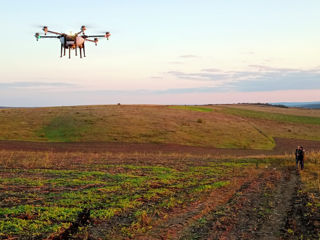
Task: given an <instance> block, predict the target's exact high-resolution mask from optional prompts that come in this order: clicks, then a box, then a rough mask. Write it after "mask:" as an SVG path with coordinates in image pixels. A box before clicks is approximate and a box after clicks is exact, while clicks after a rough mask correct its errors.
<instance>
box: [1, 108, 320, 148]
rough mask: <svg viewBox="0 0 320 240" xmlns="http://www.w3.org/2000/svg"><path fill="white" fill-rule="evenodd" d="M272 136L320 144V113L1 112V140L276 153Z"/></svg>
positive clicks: (252, 110) (169, 110) (213, 110)
mask: <svg viewBox="0 0 320 240" xmlns="http://www.w3.org/2000/svg"><path fill="white" fill-rule="evenodd" d="M273 137H284V138H297V139H307V140H319V141H320V111H317V110H305V109H303V110H302V109H301V110H299V109H283V108H276V107H264V106H254V105H244V106H243V105H219V106H146V105H106V106H77V107H53V108H27V109H26V108H23V109H19V108H12V109H0V140H22V141H44V142H46V141H47V142H78V141H79V142H130V143H150V142H151V143H174V144H182V145H194V146H210V147H220V148H254V149H271V148H273V147H274V141H273Z"/></svg>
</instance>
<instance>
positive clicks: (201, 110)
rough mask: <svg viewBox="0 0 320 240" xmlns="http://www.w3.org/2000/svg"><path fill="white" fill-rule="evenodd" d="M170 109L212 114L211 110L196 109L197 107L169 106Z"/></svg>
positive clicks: (205, 108)
mask: <svg viewBox="0 0 320 240" xmlns="http://www.w3.org/2000/svg"><path fill="white" fill-rule="evenodd" d="M169 108H171V109H179V110H190V111H196V112H212V111H213V109H212V108H207V107H198V106H169Z"/></svg>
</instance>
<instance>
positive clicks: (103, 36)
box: [86, 35, 106, 38]
mask: <svg viewBox="0 0 320 240" xmlns="http://www.w3.org/2000/svg"><path fill="white" fill-rule="evenodd" d="M86 37H88V38H90V37H97V38H98V37H106V35H86Z"/></svg>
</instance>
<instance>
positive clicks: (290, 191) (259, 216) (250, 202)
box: [208, 169, 299, 240]
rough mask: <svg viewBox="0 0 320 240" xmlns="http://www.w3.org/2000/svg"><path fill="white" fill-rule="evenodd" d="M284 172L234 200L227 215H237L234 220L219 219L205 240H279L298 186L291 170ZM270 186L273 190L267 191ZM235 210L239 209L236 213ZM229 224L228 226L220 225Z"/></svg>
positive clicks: (297, 179) (295, 175) (294, 173)
mask: <svg viewBox="0 0 320 240" xmlns="http://www.w3.org/2000/svg"><path fill="white" fill-rule="evenodd" d="M283 171H284V172H283V176H282V177H281V178H280V179H279V178H277V177H274V176H271V178H269V179H265V182H263V183H262V184H261V185H260V187H258V188H256V189H253V191H248V192H245V193H244V194H243V195H242V197H241V198H242V199H241V198H240V199H238V200H236V204H235V206H233V207H231V209H230V210H229V212H228V214H230V213H232V212H236V214H235V215H236V216H234V219H232V217H231V218H230V216H229V219H228V216H226V219H222V221H221V220H220V219H218V221H217V222H216V223H215V224H214V228H213V229H212V234H211V236H209V238H208V239H221V240H226V239H231V240H232V239H263V240H266V239H268V240H272V239H282V237H283V233H284V232H285V227H286V219H287V215H288V212H289V211H290V209H291V202H292V199H293V198H295V196H296V192H297V191H296V190H297V187H298V184H299V177H298V175H297V173H296V171H295V170H294V169H285V170H283ZM270 184H274V186H275V189H270V188H269V186H270ZM245 199H246V200H245ZM241 202H243V205H242V206H241ZM238 207H240V209H239V210H238V211H237V208H238ZM228 221H230V222H231V226H230V225H229V226H228V225H226V226H223V225H224V224H225V223H226V222H228ZM217 223H218V224H217ZM217 226H218V227H217ZM217 230H218V231H217ZM219 230H220V232H222V233H221V234H219ZM221 230H222V231H221Z"/></svg>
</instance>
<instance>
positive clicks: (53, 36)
mask: <svg viewBox="0 0 320 240" xmlns="http://www.w3.org/2000/svg"><path fill="white" fill-rule="evenodd" d="M38 38H60V36H39V37H38Z"/></svg>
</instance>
